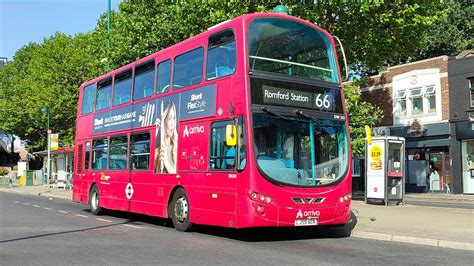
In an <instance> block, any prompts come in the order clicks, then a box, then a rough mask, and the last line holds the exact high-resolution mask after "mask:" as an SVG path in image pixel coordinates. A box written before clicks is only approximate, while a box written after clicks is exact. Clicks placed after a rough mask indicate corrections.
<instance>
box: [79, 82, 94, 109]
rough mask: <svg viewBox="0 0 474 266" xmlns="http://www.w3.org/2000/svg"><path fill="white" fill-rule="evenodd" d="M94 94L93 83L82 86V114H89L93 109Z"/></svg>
mask: <svg viewBox="0 0 474 266" xmlns="http://www.w3.org/2000/svg"><path fill="white" fill-rule="evenodd" d="M94 96H95V84H91V85H89V86H87V87H85V88H84V94H83V96H82V114H83V115H85V114H89V113H92V111H94Z"/></svg>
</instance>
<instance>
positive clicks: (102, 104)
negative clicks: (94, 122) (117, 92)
mask: <svg viewBox="0 0 474 266" xmlns="http://www.w3.org/2000/svg"><path fill="white" fill-rule="evenodd" d="M111 93H112V79H110V78H109V79H106V80H102V81H99V85H98V88H97V95H96V99H95V110H96V111H99V110H103V109H106V108H109V106H110V95H111Z"/></svg>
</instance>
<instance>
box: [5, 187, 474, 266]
mask: <svg viewBox="0 0 474 266" xmlns="http://www.w3.org/2000/svg"><path fill="white" fill-rule="evenodd" d="M0 213H1V216H0V228H1V229H0V230H1V231H0V264H2V265H19V264H20V265H30V264H31V265H33V264H34V265H44V264H53V265H65V264H106V265H117V264H120V265H123V264H125V265H129V264H239V265H240V264H244V265H245V264H259V265H260V264H263V265H267V264H269V265H275V264H277V265H292V264H297V265H321V264H331V265H332V264H339V265H340V264H346V265H354V264H355V265H367V264H377V265H380V264H392V265H400V264H402V265H406V264H416V265H446V264H450V265H470V264H471V262H472V261H473V259H474V254H472V252H468V251H460V250H452V249H441V248H436V247H427V246H417V245H407V244H398V243H393V242H383V241H372V240H365V239H358V238H352V237H351V238H345V237H340V236H337V235H335V234H334V232H335V231H333V230H332V229H320V230H293V229H254V230H232V229H222V228H215V227H200V228H199V229H198V230H197V231H196V232H192V233H181V232H177V231H176V230H174V228H172V227H170V226H168V224H169V222H167V221H166V220H164V219H158V218H153V217H147V216H142V215H133V214H127V213H121V212H113V213H110V214H108V215H104V216H100V217H96V216H92V215H91V213H90V212H89V211H88V207H87V206H84V205H80V204H76V203H72V202H68V201H65V200H58V199H48V198H44V197H35V196H26V195H17V194H9V193H0Z"/></svg>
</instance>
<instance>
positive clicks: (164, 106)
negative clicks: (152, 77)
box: [155, 99, 178, 174]
mask: <svg viewBox="0 0 474 266" xmlns="http://www.w3.org/2000/svg"><path fill="white" fill-rule="evenodd" d="M175 102H177V101H173V100H172V99H166V100H160V101H159V104H158V108H159V110H160V111H159V116H158V118H157V119H156V122H155V126H156V146H155V173H168V174H176V161H177V157H178V133H177V126H178V112H177V111H178V109H177V108H176V107H177V106H176V105H177V104H176V103H175Z"/></svg>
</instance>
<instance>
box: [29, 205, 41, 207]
mask: <svg viewBox="0 0 474 266" xmlns="http://www.w3.org/2000/svg"><path fill="white" fill-rule="evenodd" d="M31 206H33V207H36V208H41V206H38V205H31Z"/></svg>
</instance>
